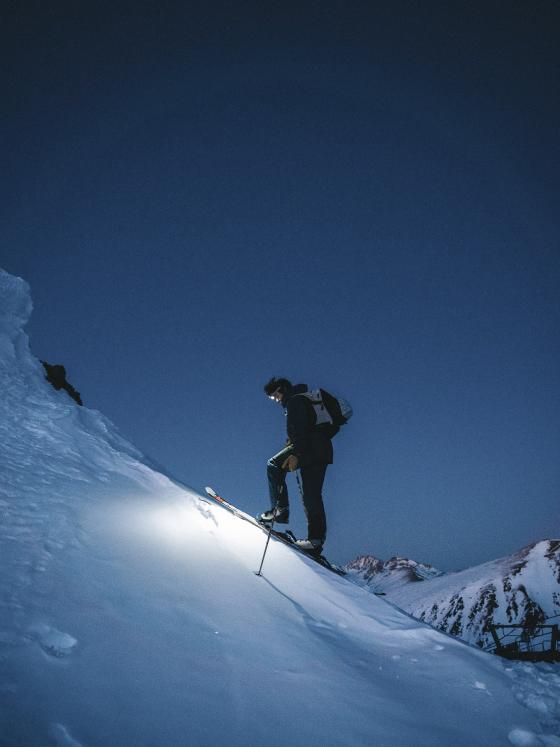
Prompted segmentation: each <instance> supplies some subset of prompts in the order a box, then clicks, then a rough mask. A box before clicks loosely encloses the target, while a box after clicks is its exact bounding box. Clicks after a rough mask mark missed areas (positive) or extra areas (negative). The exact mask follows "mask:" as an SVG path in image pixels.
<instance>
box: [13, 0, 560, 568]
mask: <svg viewBox="0 0 560 747" xmlns="http://www.w3.org/2000/svg"><path fill="white" fill-rule="evenodd" d="M115 6H116V7H115ZM2 15H3V17H2V24H1V27H2V32H1V33H2V51H3V58H4V61H3V65H2V70H3V72H2V74H1V75H2V83H3V86H2V91H3V117H2V125H1V127H2V151H3V158H2V161H3V167H2V176H3V178H2V182H1V185H0V189H1V190H2V195H1V206H2V207H1V210H2V228H3V232H2V233H3V240H2V251H1V254H0V265H1V266H3V267H4V269H6V270H8V271H10V272H12V273H15V274H18V275H21V276H22V277H24V278H25V279H26V280H28V281H29V282H30V284H31V286H32V292H33V297H34V302H35V312H34V316H33V320H32V323H31V325H30V330H29V331H30V334H31V345H32V349H33V351H34V353H35V354H36V355H37V356H40V357H43V358H46V359H47V360H49V361H51V362H53V363H54V362H61V363H64V364H65V365H66V367H67V369H68V371H69V378H70V380H71V381H72V382H73V383H74V385H75V386H76V387H77V388H78V389H79V390H80V391H81V392H82V395H83V397H84V400H85V402H86V404H87V405H89V406H91V407H93V408H96V409H99V410H101V411H103V412H104V413H105V414H106V415H108V416H109V417H110V418H111V419H112V420H114V421H115V422H116V423H117V424H118V425H119V427H120V428H121V430H122V431H123V433H124V434H125V435H127V436H128V437H129V438H130V439H131V440H133V441H134V442H135V443H136V444H137V445H138V446H139V447H140V448H142V449H143V450H144V451H145V452H146V453H148V454H149V455H151V456H152V457H153V458H154V459H155V460H157V461H158V462H160V463H161V464H162V465H164V466H165V467H166V468H167V469H168V470H169V471H170V472H171V473H173V474H174V475H176V476H177V477H179V478H181V479H183V480H184V481H185V482H187V483H188V484H190V485H192V486H193V487H196V488H198V489H202V488H203V486H204V485H205V484H212V485H214V486H215V487H216V488H217V489H218V490H220V491H222V492H223V493H224V494H225V495H228V496H231V498H232V499H234V500H235V501H236V502H237V503H238V505H240V506H241V507H242V508H244V509H246V510H248V511H249V512H251V513H255V512H256V511H258V510H262V509H263V508H265V507H266V506H267V499H266V482H265V471H264V467H265V463H266V459H267V458H268V456H270V455H271V454H273V453H275V451H277V450H278V449H279V448H280V447H281V445H282V444H283V441H284V420H283V417H282V414H281V410H280V409H279V408H277V407H276V406H274V405H273V404H272V403H270V402H269V401H268V400H267V399H266V398H265V397H264V395H263V394H262V386H263V383H264V382H265V381H266V380H267V379H268V378H269V377H270V375H272V374H278V375H285V376H288V377H289V378H292V379H293V380H294V381H297V382H299V381H303V382H306V383H308V384H313V385H321V386H324V387H325V388H327V389H332V390H334V391H338V392H340V393H342V394H343V395H345V396H346V397H347V398H348V399H349V400H350V401H351V402H352V404H353V405H354V410H355V416H354V419H353V420H352V422H351V424H350V425H349V426H348V427H347V429H346V431H345V432H344V433H342V434H341V435H339V436H338V437H337V438H336V440H335V444H334V445H335V465H334V466H333V467H332V468H331V469H330V471H329V473H328V475H327V482H326V487H325V502H326V506H327V514H328V520H329V527H330V529H329V539H328V543H327V545H326V548H325V549H326V551H327V554H328V555H330V556H331V557H332V558H333V559H335V560H337V561H347V560H349V559H351V558H352V557H354V556H355V555H356V554H358V553H365V552H371V553H374V554H376V555H378V556H381V557H389V556H390V555H393V554H397V553H399V554H405V555H408V556H410V557H414V558H416V559H417V560H423V561H426V562H432V563H434V564H436V565H438V566H440V567H441V568H444V569H452V568H459V567H464V566H466V565H470V564H474V563H478V562H482V561H484V560H487V559H490V558H494V557H497V556H499V555H501V554H506V553H509V552H512V551H514V550H516V549H518V548H519V547H521V546H522V545H524V544H527V543H529V542H531V541H534V540H537V539H540V538H543V537H550V536H558V535H559V534H560V509H559V505H560V501H559V493H560V490H559V488H560V466H559V465H560V432H559V431H560V396H559V388H558V384H559V373H560V346H559V339H558V330H559V326H560V302H559V297H560V296H559V291H560V247H559V240H558V236H559V230H558V229H559V226H558V204H559V196H560V189H559V173H560V168H559V167H560V158H559V145H558V143H559V140H558V122H559V121H560V106H559V98H558V91H559V90H560V89H559V83H560V80H559V74H558V73H559V55H558V38H559V32H560V24H559V20H560V12H559V10H558V5H557V3H553V2H544V3H516V2H513V3H508V4H503V3H492V2H490V3H488V2H484V3H482V2H480V3H477V2H475V3H462V2H458V3H438V2H431V3H416V2H394V3H389V4H387V3H379V4H377V3H373V2H367V3H361V2H358V3H350V4H347V3H342V2H340V3H332V2H321V3H318V2H317V3H299V4H294V5H290V4H286V3H282V4H274V5H272V4H271V5H269V4H266V3H255V4H253V3H217V4H211V5H203V4H202V3H200V4H194V5H190V4H188V3H185V4H179V3H169V4H167V3H158V4H155V3H134V4H128V3H115V4H113V5H110V4H105V3H97V4H95V7H91V8H86V7H85V6H84V7H80V4H78V5H76V4H72V5H71V4H66V3H56V2H55V3H51V4H49V7H47V4H46V3H25V4H22V5H21V7H20V6H19V5H16V4H14V6H13V8H12V10H5V11H3V14H2ZM293 499H294V500H293V507H294V510H293V513H292V515H293V519H294V521H293V526H294V528H295V529H296V531H297V532H298V533H299V534H303V533H304V522H303V512H302V509H301V506H300V501H299V496H298V495H297V488H295V486H294V490H293Z"/></svg>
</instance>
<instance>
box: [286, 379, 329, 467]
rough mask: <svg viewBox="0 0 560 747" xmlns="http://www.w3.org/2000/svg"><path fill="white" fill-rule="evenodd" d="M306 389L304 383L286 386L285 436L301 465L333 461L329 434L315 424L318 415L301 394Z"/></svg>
mask: <svg viewBox="0 0 560 747" xmlns="http://www.w3.org/2000/svg"><path fill="white" fill-rule="evenodd" d="M306 391H307V386H306V385H305V384H298V385H297V386H294V387H292V388H291V389H289V390H288V391H287V392H286V393H285V395H284V398H283V399H282V405H283V407H284V408H285V411H286V418H287V422H286V429H287V432H288V439H289V441H290V443H291V444H292V446H293V447H294V454H295V455H296V456H297V458H298V462H299V466H300V467H307V466H308V465H310V464H332V462H333V448H332V443H331V436H332V433H330V432H329V431H328V429H324V428H323V427H322V426H321V427H319V428H318V427H316V425H315V421H316V419H317V418H316V416H315V410H314V409H313V405H312V404H311V402H310V401H309V400H308V398H307V397H302V396H301V394H302V393H303V392H306ZM336 430H338V429H336Z"/></svg>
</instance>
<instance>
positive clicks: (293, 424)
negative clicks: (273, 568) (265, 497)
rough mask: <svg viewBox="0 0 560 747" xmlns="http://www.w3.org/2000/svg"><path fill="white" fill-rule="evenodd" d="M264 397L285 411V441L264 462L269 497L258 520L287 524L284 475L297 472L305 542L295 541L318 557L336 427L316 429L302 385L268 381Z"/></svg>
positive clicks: (305, 389) (314, 417) (317, 427)
mask: <svg viewBox="0 0 560 747" xmlns="http://www.w3.org/2000/svg"><path fill="white" fill-rule="evenodd" d="M264 391H265V393H266V394H267V396H268V397H269V398H270V399H271V400H273V401H275V402H278V403H279V404H281V405H282V407H283V408H284V410H285V414H286V418H287V422H286V428H287V432H288V441H287V443H286V446H285V448H283V449H282V451H280V452H278V454H275V455H274V456H273V457H271V458H270V459H269V460H268V464H267V476H268V486H269V493H270V505H271V509H270V510H269V511H264V512H263V513H262V514H260V515H259V517H258V519H259V521H261V522H262V523H271V522H272V520H273V519H274V521H276V522H277V523H279V524H287V523H288V519H289V501H288V489H287V486H286V475H287V473H288V472H293V471H294V470H296V469H299V470H300V474H301V482H302V491H303V505H304V508H305V514H306V516H307V539H301V540H298V541H297V544H298V546H299V547H300V548H301V549H302V550H307V551H311V552H314V553H316V554H320V553H321V550H322V548H323V544H324V542H325V539H326V536H327V520H326V516H325V507H324V505H323V496H322V490H323V483H324V481H325V473H326V471H327V466H328V465H329V464H332V462H333V448H332V443H331V438H332V437H333V436H334V435H335V433H337V432H338V430H339V428H338V426H336V425H332V424H330V425H320V426H317V425H316V420H317V418H316V415H315V411H314V409H313V405H312V404H311V402H310V400H309V398H308V397H306V396H301V395H302V394H303V393H304V392H307V391H308V388H307V386H306V385H305V384H298V385H296V386H293V385H292V383H291V382H290V381H289V380H288V379H284V378H275V377H273V378H272V379H270V381H269V382H267V384H266V385H265V387H264Z"/></svg>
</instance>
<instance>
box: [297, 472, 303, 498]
mask: <svg viewBox="0 0 560 747" xmlns="http://www.w3.org/2000/svg"><path fill="white" fill-rule="evenodd" d="M299 473H300V470H299V469H298V470H297V471H296V480H297V484H298V488H299V494H300V495H301V500H302V501H303V488H302V486H301V480H300V479H299Z"/></svg>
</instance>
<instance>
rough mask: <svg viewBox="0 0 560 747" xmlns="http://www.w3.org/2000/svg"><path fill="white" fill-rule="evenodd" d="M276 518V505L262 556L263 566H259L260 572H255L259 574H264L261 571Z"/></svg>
mask: <svg viewBox="0 0 560 747" xmlns="http://www.w3.org/2000/svg"><path fill="white" fill-rule="evenodd" d="M275 519H276V507H275V509H274V512H273V514H272V521H271V523H270V529H269V530H268V537H267V538H266V545H265V546H264V552H263V556H262V560H261V566H260V568H259V571H258V573H256V574H255V575H257V576H262V573H261V571H262V567H263V563H264V558H265V555H266V551H267V550H268V543H269V542H270V535H271V534H272V527H273V526H274V521H275Z"/></svg>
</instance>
